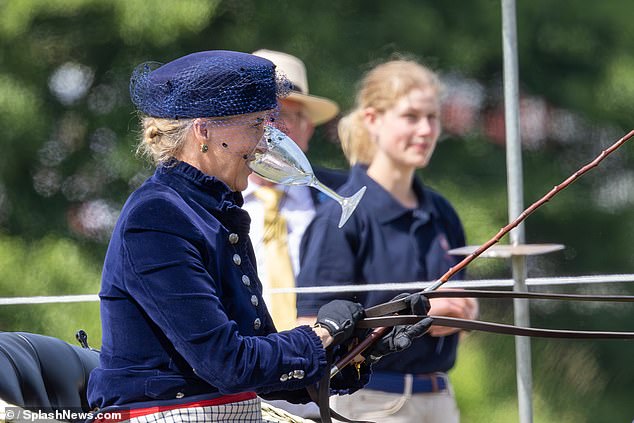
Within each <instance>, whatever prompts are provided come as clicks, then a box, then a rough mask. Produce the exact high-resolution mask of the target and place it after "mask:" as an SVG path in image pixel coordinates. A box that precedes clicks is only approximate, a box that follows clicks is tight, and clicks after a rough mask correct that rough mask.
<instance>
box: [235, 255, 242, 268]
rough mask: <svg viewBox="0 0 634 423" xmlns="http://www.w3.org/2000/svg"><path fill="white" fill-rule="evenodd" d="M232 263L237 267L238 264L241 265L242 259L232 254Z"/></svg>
mask: <svg viewBox="0 0 634 423" xmlns="http://www.w3.org/2000/svg"><path fill="white" fill-rule="evenodd" d="M233 262H234V263H235V264H236V265H237V266H240V263H242V257H240V255H239V254H234V255H233Z"/></svg>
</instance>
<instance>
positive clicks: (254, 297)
mask: <svg viewBox="0 0 634 423" xmlns="http://www.w3.org/2000/svg"><path fill="white" fill-rule="evenodd" d="M259 303H260V302H259V301H258V297H257V296H256V295H251V304H253V305H254V306H255V307H257V306H258V304H259Z"/></svg>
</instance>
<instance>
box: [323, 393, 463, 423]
mask: <svg viewBox="0 0 634 423" xmlns="http://www.w3.org/2000/svg"><path fill="white" fill-rule="evenodd" d="M330 401H331V407H332V408H333V409H334V410H335V411H336V412H338V413H340V414H341V415H343V416H344V417H348V418H349V419H353V420H355V419H358V420H370V421H375V422H380V423H459V422H460V410H458V405H457V404H456V399H455V397H454V395H453V389H452V388H451V386H449V387H448V389H447V390H446V391H442V392H435V393H414V394H412V393H408V392H404V393H403V394H393V393H390V392H382V391H374V390H370V389H361V390H360V391H357V392H355V393H354V394H352V395H343V396H335V397H331V399H330Z"/></svg>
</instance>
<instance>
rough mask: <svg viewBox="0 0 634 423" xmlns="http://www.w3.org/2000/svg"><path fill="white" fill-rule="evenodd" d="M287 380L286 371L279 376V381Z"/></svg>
mask: <svg viewBox="0 0 634 423" xmlns="http://www.w3.org/2000/svg"><path fill="white" fill-rule="evenodd" d="M287 380H288V375H287V374H286V373H284V374H283V375H282V376H280V382H286V381H287Z"/></svg>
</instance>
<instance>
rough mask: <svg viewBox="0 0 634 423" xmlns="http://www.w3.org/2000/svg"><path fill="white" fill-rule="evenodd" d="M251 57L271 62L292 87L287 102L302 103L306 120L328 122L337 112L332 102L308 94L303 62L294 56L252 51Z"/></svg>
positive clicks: (314, 122)
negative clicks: (258, 57) (306, 116)
mask: <svg viewBox="0 0 634 423" xmlns="http://www.w3.org/2000/svg"><path fill="white" fill-rule="evenodd" d="M253 55H255V56H260V57H263V58H265V59H268V60H270V61H271V62H273V63H274V64H275V65H276V66H277V68H278V69H279V70H280V71H282V73H284V75H285V76H286V78H288V80H289V81H291V83H292V84H293V85H294V89H293V90H292V91H291V93H290V94H289V95H288V97H286V98H288V99H289V100H294V101H297V102H299V103H302V104H303V105H304V108H305V112H306V114H307V115H308V118H309V119H310V120H311V121H312V122H313V124H314V125H320V124H322V123H325V122H328V121H329V120H330V119H332V118H333V117H335V116H336V115H337V113H338V112H339V106H337V103H335V102H334V101H332V100H329V99H327V98H323V97H318V96H315V95H310V94H308V78H307V76H306V66H305V65H304V62H302V61H301V60H299V59H298V58H297V57H295V56H291V55H290V54H286V53H282V52H279V51H273V50H258V51H254V52H253Z"/></svg>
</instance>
